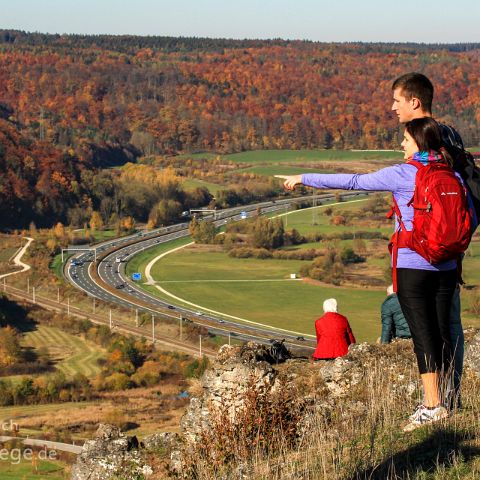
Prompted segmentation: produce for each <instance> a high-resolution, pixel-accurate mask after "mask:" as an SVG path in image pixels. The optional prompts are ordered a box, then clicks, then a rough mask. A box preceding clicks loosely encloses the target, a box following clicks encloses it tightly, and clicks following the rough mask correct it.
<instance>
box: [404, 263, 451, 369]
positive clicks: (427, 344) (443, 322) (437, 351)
mask: <svg viewBox="0 0 480 480" xmlns="http://www.w3.org/2000/svg"><path fill="white" fill-rule="evenodd" d="M456 283H457V271H456V270H448V271H446V272H438V271H437V272H436V271H431V270H415V269H410V268H398V269H397V296H398V300H399V302H400V306H401V307H402V311H403V314H404V315H405V318H406V320H407V323H408V326H409V327H410V332H411V333H412V340H413V347H414V351H415V355H416V356H417V363H418V369H419V370H420V373H421V374H422V373H432V372H441V371H444V372H447V371H448V370H449V368H450V367H451V362H452V340H451V337H450V325H449V318H450V308H451V303H452V297H453V292H454V290H455V286H456Z"/></svg>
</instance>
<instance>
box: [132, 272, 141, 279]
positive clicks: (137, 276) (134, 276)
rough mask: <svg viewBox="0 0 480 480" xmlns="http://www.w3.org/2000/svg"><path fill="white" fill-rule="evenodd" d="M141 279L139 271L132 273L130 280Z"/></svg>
mask: <svg viewBox="0 0 480 480" xmlns="http://www.w3.org/2000/svg"><path fill="white" fill-rule="evenodd" d="M141 279H142V274H141V273H132V280H135V281H138V280H141Z"/></svg>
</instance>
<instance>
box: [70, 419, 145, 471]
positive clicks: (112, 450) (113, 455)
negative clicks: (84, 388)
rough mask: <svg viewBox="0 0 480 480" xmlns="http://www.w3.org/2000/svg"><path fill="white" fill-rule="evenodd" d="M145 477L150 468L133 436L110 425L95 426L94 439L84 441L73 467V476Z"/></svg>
mask: <svg viewBox="0 0 480 480" xmlns="http://www.w3.org/2000/svg"><path fill="white" fill-rule="evenodd" d="M120 474H121V475H123V477H122V478H138V477H139V476H140V475H143V476H144V477H145V478H148V476H149V475H151V474H152V468H151V467H150V466H148V465H147V464H146V463H145V461H144V458H143V455H142V453H141V452H140V450H139V443H138V440H137V438H136V437H127V436H125V435H124V434H123V433H122V432H121V431H120V430H119V429H118V428H117V427H114V426H113V425H103V424H101V425H100V426H99V427H98V430H97V432H96V433H95V437H94V439H93V440H89V441H87V442H85V444H84V446H83V451H82V453H81V454H80V455H79V456H78V458H77V462H76V463H75V464H74V466H73V468H72V476H71V479H72V480H108V479H110V478H119V477H118V475H120Z"/></svg>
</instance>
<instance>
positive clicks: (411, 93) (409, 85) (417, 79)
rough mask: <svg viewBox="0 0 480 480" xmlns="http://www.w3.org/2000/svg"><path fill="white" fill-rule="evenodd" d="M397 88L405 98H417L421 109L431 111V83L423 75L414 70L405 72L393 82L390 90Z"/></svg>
mask: <svg viewBox="0 0 480 480" xmlns="http://www.w3.org/2000/svg"><path fill="white" fill-rule="evenodd" d="M397 88H398V89H399V90H400V91H401V92H402V95H403V96H404V97H405V98H406V99H407V100H411V99H412V98H414V97H415V98H418V99H419V100H420V103H421V104H422V109H423V110H424V111H425V112H428V113H432V101H433V85H432V82H431V81H430V80H429V79H428V78H427V77H426V76H425V75H423V74H421V73H416V72H412V73H406V74H405V75H402V76H401V77H398V78H397V79H396V80H395V81H394V82H393V85H392V90H396V89H397Z"/></svg>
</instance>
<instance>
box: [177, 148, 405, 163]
mask: <svg viewBox="0 0 480 480" xmlns="http://www.w3.org/2000/svg"><path fill="white" fill-rule="evenodd" d="M217 156H218V155H217V154H212V153H194V154H184V155H181V156H180V158H193V159H195V158H207V159H208V158H215V157H217ZM220 156H221V157H222V158H224V159H225V160H230V161H232V162H238V163H258V164H268V163H289V162H318V161H325V160H328V161H337V160H342V161H358V160H382V159H396V158H402V155H401V153H400V152H393V151H386V152H381V151H376V150H368V151H351V150H253V151H249V152H241V153H232V154H229V155H220Z"/></svg>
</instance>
